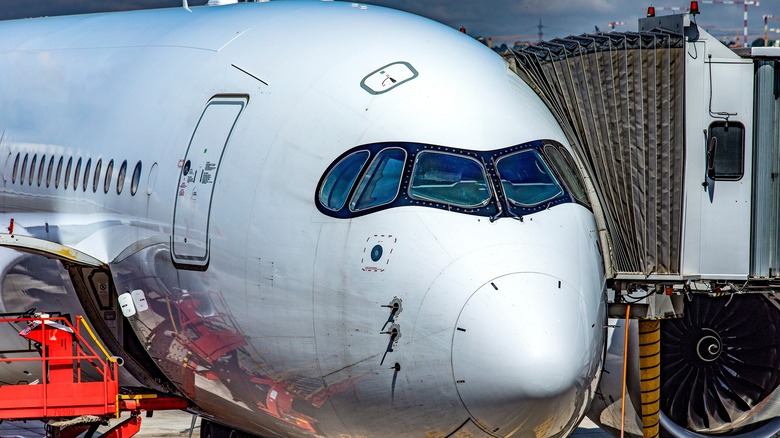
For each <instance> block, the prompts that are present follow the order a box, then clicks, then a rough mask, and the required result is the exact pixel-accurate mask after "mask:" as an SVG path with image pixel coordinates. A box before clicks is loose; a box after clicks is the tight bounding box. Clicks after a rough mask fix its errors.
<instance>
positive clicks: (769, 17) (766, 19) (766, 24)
mask: <svg viewBox="0 0 780 438" xmlns="http://www.w3.org/2000/svg"><path fill="white" fill-rule="evenodd" d="M769 20H777V21H780V17H775V16H774V15H764V47H766V46H767V45H769Z"/></svg>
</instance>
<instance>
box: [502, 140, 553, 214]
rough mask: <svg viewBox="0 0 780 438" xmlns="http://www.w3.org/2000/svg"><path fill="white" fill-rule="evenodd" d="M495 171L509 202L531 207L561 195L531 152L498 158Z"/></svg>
mask: <svg viewBox="0 0 780 438" xmlns="http://www.w3.org/2000/svg"><path fill="white" fill-rule="evenodd" d="M496 170H497V171H498V175H499V177H500V178H501V187H502V188H503V189H504V194H505V195H506V197H507V199H508V200H509V202H511V203H513V204H515V205H520V206H523V207H531V206H534V205H538V204H541V203H543V202H546V201H550V200H552V199H554V198H557V197H558V196H560V195H562V194H563V189H562V188H561V186H560V185H559V184H558V182H557V181H556V180H555V177H554V176H553V174H552V172H550V169H549V168H548V167H547V164H545V162H544V160H542V157H541V156H540V155H539V152H537V151H536V150H534V149H526V150H523V151H520V152H517V153H514V154H512V155H507V156H504V157H502V158H500V159H499V160H498V161H497V162H496Z"/></svg>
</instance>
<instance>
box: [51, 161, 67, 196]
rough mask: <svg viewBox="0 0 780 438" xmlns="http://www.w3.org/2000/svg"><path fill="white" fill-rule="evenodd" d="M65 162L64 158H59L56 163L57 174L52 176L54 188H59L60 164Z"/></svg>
mask: <svg viewBox="0 0 780 438" xmlns="http://www.w3.org/2000/svg"><path fill="white" fill-rule="evenodd" d="M64 162H65V158H63V157H60V160H59V161H58V162H57V174H56V175H55V176H54V188H55V189H58V188H60V177H62V164H63V163H64Z"/></svg>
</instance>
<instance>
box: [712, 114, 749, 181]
mask: <svg viewBox="0 0 780 438" xmlns="http://www.w3.org/2000/svg"><path fill="white" fill-rule="evenodd" d="M709 131H710V132H709V137H708V138H709V141H708V142H707V176H709V177H710V179H713V180H727V181H737V180H739V179H742V175H744V173H745V126H744V125H743V124H742V123H739V122H726V121H722V122H714V123H713V124H711V125H710V129H709Z"/></svg>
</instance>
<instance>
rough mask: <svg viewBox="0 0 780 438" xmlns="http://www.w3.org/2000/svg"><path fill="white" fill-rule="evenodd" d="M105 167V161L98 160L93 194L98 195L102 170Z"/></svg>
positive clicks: (93, 182) (93, 180)
mask: <svg viewBox="0 0 780 438" xmlns="http://www.w3.org/2000/svg"><path fill="white" fill-rule="evenodd" d="M102 167H103V159H102V158H98V160H97V164H95V176H94V177H92V193H97V190H98V186H99V185H100V175H101V174H100V169H101V168H102Z"/></svg>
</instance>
